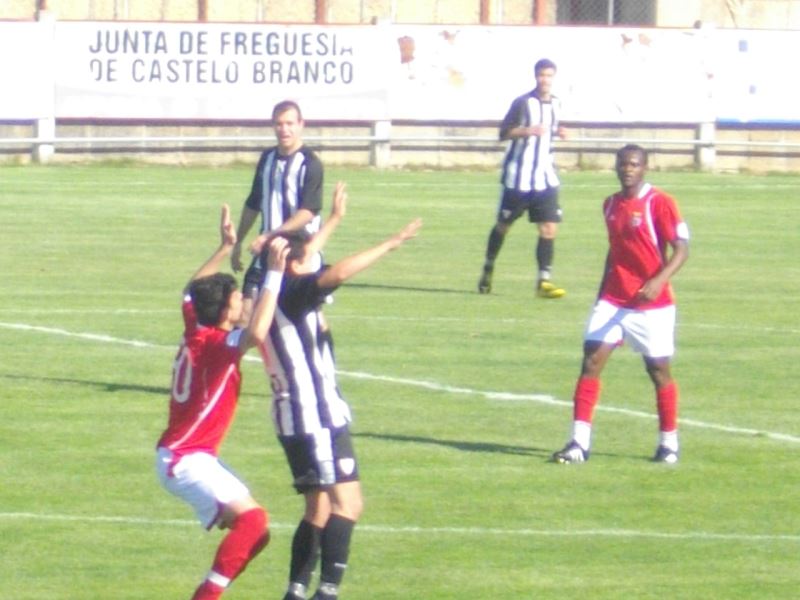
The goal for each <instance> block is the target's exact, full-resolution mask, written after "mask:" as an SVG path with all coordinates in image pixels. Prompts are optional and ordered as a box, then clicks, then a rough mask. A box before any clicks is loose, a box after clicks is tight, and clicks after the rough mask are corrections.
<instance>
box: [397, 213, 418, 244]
mask: <svg viewBox="0 0 800 600" xmlns="http://www.w3.org/2000/svg"><path fill="white" fill-rule="evenodd" d="M420 227H422V219H420V218H416V219H414V220H413V221H411V222H410V223H409V224H408V225H406V226H405V227H403V228H402V229H401V230H400V231H398V232H397V234H396V235H395V236H394V239H395V241H396V242H397V245H398V246H399V245H400V244H402V243H403V242H406V241H408V240H410V239H412V238H415V237H417V233H418V232H419V229H420Z"/></svg>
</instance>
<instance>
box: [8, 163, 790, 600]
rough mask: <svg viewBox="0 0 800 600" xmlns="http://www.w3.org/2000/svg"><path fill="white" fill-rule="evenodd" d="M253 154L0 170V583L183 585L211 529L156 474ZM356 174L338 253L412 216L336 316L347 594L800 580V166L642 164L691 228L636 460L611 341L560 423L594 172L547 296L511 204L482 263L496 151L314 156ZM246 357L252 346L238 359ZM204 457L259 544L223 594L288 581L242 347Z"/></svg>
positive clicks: (572, 194) (771, 585) (259, 395)
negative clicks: (189, 345)
mask: <svg viewBox="0 0 800 600" xmlns="http://www.w3.org/2000/svg"><path fill="white" fill-rule="evenodd" d="M251 175H252V165H246V166H241V167H233V168H224V169H207V168H206V169H204V168H165V167H151V166H135V165H125V166H117V165H103V166H48V167H31V166H28V167H17V166H3V167H0V228H2V243H3V250H2V253H0V272H2V279H1V280H0V289H2V294H0V315H2V316H0V348H2V353H1V354H0V395H1V396H2V400H1V401H2V404H1V406H2V413H3V418H2V420H1V421H0V450H1V451H0V465H1V466H2V470H1V471H0V472H1V473H2V484H1V485H0V555H2V557H3V558H2V561H0V581H1V582H2V586H3V594H2V595H3V597H5V598H10V599H14V600H33V599H36V600H39V599H44V598H47V599H48V600H58V599H70V600H87V599H98V600H105V599H111V598H114V599H118V600H121V599H159V600H160V599H172V598H175V599H177V598H188V597H189V596H190V595H191V592H192V590H193V589H194V587H195V586H196V584H197V583H198V581H199V580H200V579H201V578H202V577H203V575H204V573H205V571H206V570H207V568H208V566H209V564H210V561H211V556H212V554H213V551H214V549H215V547H216V545H217V543H218V540H219V538H220V534H219V532H212V533H210V534H207V533H205V532H203V531H202V529H201V528H200V527H199V526H198V525H197V524H196V523H195V522H194V521H193V516H192V514H191V513H190V511H189V509H188V507H186V506H185V505H183V504H182V503H180V502H179V501H177V500H176V499H174V498H172V497H171V496H169V495H168V494H167V493H166V492H164V491H163V490H162V489H161V488H160V487H159V485H158V483H157V481H156V478H155V475H154V471H153V446H154V444H155V441H156V439H157V438H158V436H159V434H160V432H161V430H162V428H163V427H164V425H165V422H166V407H167V395H168V386H169V377H170V365H171V360H172V358H173V355H174V352H175V348H176V345H177V343H178V338H179V336H180V333H181V317H180V311H179V305H180V290H181V287H182V286H183V284H184V283H185V281H186V279H187V278H188V277H189V275H190V274H191V273H192V271H193V270H194V269H195V268H196V267H197V266H198V265H199V264H200V263H201V262H202V261H203V260H204V259H205V258H206V257H207V256H208V255H209V254H210V252H211V251H212V249H213V247H214V245H215V244H216V243H217V221H218V207H219V205H220V204H221V203H222V202H228V203H230V205H231V208H232V212H233V214H234V218H235V219H238V215H239V212H240V210H241V203H242V201H243V198H244V197H245V195H246V194H247V192H248V190H249V184H250V181H251ZM337 179H344V180H346V181H347V182H348V183H349V188H350V204H349V210H348V214H347V216H346V218H345V221H344V223H343V224H342V225H341V227H340V228H339V230H338V231H337V233H336V236H335V238H334V239H333V240H332V241H331V243H330V244H329V247H328V249H327V251H326V257H327V259H328V260H336V259H338V258H341V257H343V256H345V255H346V254H348V253H350V252H353V251H355V250H357V249H360V248H362V247H365V246H367V245H370V244H372V243H373V242H377V241H379V240H380V239H382V238H383V237H384V236H386V235H388V234H389V233H391V232H393V231H394V230H396V229H399V228H400V227H401V226H402V225H403V224H405V223H406V222H407V221H408V220H410V219H411V218H413V217H416V216H421V217H422V218H423V219H424V223H425V224H424V227H423V230H422V233H421V235H420V236H419V238H417V239H416V240H414V241H412V242H410V243H409V244H407V245H406V246H404V247H403V248H401V249H400V250H398V251H397V252H395V253H393V254H392V255H391V256H389V257H387V258H386V259H385V260H384V261H383V262H381V263H380V264H378V265H377V266H375V267H374V268H373V269H372V270H370V271H368V272H366V273H364V274H362V275H361V276H359V277H358V278H356V279H355V280H354V281H353V282H352V284H349V285H347V286H345V287H343V288H342V289H341V290H339V291H338V292H337V293H336V298H335V302H334V304H333V305H331V306H329V307H327V308H326V312H327V314H328V317H329V320H330V322H331V324H332V327H333V332H334V338H335V340H336V348H337V357H338V367H339V369H340V385H341V387H342V389H343V392H344V394H345V396H346V397H347V398H348V399H349V401H350V403H351V405H352V407H353V411H354V414H355V423H354V426H353V430H354V433H355V443H356V450H357V453H358V455H359V459H360V463H361V469H362V475H363V485H364V491H365V496H366V512H365V515H364V517H363V520H362V522H361V524H360V525H359V527H358V528H357V530H356V533H355V536H354V540H353V547H352V553H351V560H350V567H349V569H348V573H347V576H346V579H345V582H344V584H343V588H342V598H346V599H352V600H357V599H370V600H375V599H380V600H389V599H400V598H403V599H408V598H413V599H419V600H433V599H453V600H455V599H462V598H470V599H472V600H476V599H481V600H483V599H485V600H495V599H498V598H537V599H551V598H552V599H561V598H568V597H581V598H591V599H593V600H595V599H618V598H637V599H639V598H642V599H646V598H654V599H655V598H663V597H668V598H672V599H687V600H696V599H703V598H709V599H717V598H726V599H729V600H734V599H744V598H758V599H763V598H776V599H780V598H786V599H789V598H796V597H797V590H798V589H800V560H799V559H798V557H799V556H800V534H799V532H800V509H798V506H800V487H799V486H798V474H797V465H798V449H800V416H798V414H800V413H798V411H797V398H798V397H800V383H798V382H799V381H800V379H799V378H798V372H797V365H798V364H800V343H798V342H800V316H798V310H797V302H798V300H797V299H798V297H800V266H798V264H799V263H798V261H797V257H798V256H800V236H798V234H797V232H798V230H799V227H798V226H799V225H800V204H798V191H800V179H798V178H797V177H792V176H748V175H724V176H723V175H704V174H690V173H652V174H651V176H650V177H649V180H650V181H651V182H652V183H654V184H656V185H659V186H661V187H663V188H664V189H666V190H667V191H669V192H670V193H672V194H673V195H674V196H675V197H676V198H677V199H678V201H679V203H680V206H681V209H682V212H683V214H684V217H685V218H686V220H687V222H688V223H689V226H690V229H691V233H692V236H693V239H692V244H691V256H690V259H689V261H688V262H687V264H686V265H685V266H684V268H683V270H682V271H681V272H680V273H679V275H678V276H677V278H676V280H675V287H676V291H677V295H678V301H679V313H678V321H679V325H678V354H677V356H676V359H675V363H674V374H675V376H676V379H677V381H678V383H679V386H680V389H681V411H680V416H681V442H682V460H681V463H680V464H679V465H677V467H675V468H670V467H665V466H663V465H654V464H652V463H650V462H649V460H648V459H649V457H650V456H651V455H652V452H653V450H654V448H655V444H656V420H655V416H654V413H655V411H654V400H653V392H652V389H651V386H650V383H649V382H648V380H647V376H646V375H645V373H644V369H643V367H642V364H641V360H640V358H639V357H638V356H636V355H634V354H633V353H631V352H630V351H629V350H628V349H626V348H623V349H621V350H619V351H618V352H616V353H615V355H614V357H613V358H612V359H611V362H610V363H609V365H608V367H607V369H606V372H605V375H604V388H603V395H602V398H601V403H600V407H599V408H598V412H597V418H596V424H595V443H594V448H593V455H592V460H591V461H590V462H589V463H587V464H585V465H577V466H559V465H553V464H549V463H547V462H546V459H547V457H548V456H549V455H550V453H551V452H552V451H554V450H556V449H558V448H559V447H561V446H562V445H563V443H564V442H565V441H566V438H567V436H568V433H569V425H570V418H571V402H570V398H571V394H572V388H573V385H574V381H575V376H576V375H577V372H578V366H579V361H580V357H581V333H582V327H583V323H584V320H585V318H586V316H587V314H588V311H589V308H590V306H591V304H592V301H593V298H594V294H595V292H596V289H597V284H598V281H599V277H600V271H601V268H602V265H603V260H604V256H605V240H604V230H603V224H602V219H601V216H600V203H601V201H602V199H603V197H605V195H607V194H608V193H610V192H613V191H614V190H615V189H616V180H615V178H614V176H613V174H611V173H566V174H564V177H563V179H564V186H563V190H562V198H561V200H562V205H563V207H564V210H565V221H564V223H563V225H562V227H561V231H560V235H559V239H558V241H557V243H556V257H555V273H554V276H555V278H556V280H557V282H558V283H559V284H561V285H563V286H564V287H566V289H567V291H568V295H567V296H566V297H565V298H564V299H561V300H557V301H546V300H537V299H536V298H535V297H534V295H533V284H534V277H535V274H534V266H533V265H534V259H533V256H534V254H533V253H534V246H535V228H534V227H533V226H531V225H529V224H528V223H526V222H524V221H522V220H521V221H519V222H518V223H517V224H515V226H514V228H513V229H512V231H511V233H510V235H509V237H508V238H507V240H506V244H505V247H504V248H503V250H502V253H501V255H500V258H499V259H498V263H497V267H496V270H495V281H494V291H493V293H492V294H491V295H489V296H480V295H478V294H477V291H476V284H477V280H478V276H479V273H480V266H481V263H482V259H483V251H484V248H485V243H486V238H487V235H488V232H489V228H490V226H491V224H492V222H493V219H494V211H495V206H496V202H497V198H498V193H499V189H498V185H497V175H496V173H494V172H477V173H476V172H458V173H456V172H379V171H373V170H367V169H364V170H356V169H346V170H345V169H334V168H329V169H328V170H327V173H326V190H327V191H326V198H325V201H326V207H325V212H326V213H327V210H328V208H329V205H330V200H329V195H330V191H332V189H333V183H334V182H335V181H336V180H337ZM253 358H254V357H253ZM243 371H244V386H243V394H242V402H241V406H240V409H239V413H238V417H237V420H236V422H235V425H234V427H233V429H232V431H231V433H230V436H229V438H228V440H227V441H226V443H225V445H224V447H223V452H222V455H223V458H224V459H225V460H226V461H227V462H228V463H229V464H231V465H232V466H233V467H234V468H235V469H236V470H237V471H238V472H239V473H240V474H241V476H242V477H243V479H244V480H245V481H246V482H247V483H248V484H249V485H250V487H251V489H252V491H253V494H254V496H255V497H256V498H258V499H259V500H260V501H262V502H263V503H264V504H265V505H266V506H267V507H268V509H269V511H270V514H271V518H272V522H273V527H274V530H273V542H272V544H271V545H270V547H269V548H268V549H267V550H266V551H265V552H264V553H263V554H262V555H261V556H260V557H259V558H258V559H257V560H256V561H255V562H254V563H253V564H252V565H251V566H250V568H249V569H248V570H247V571H246V572H245V573H244V574H243V575H242V576H241V577H240V579H239V580H238V581H237V582H236V583H235V585H234V586H233V587H232V588H231V589H230V591H229V592H228V593H227V594H226V596H225V597H226V598H230V599H231V600H236V599H241V600H245V599H251V598H252V599H255V598H279V597H281V595H282V593H283V589H284V585H285V579H286V573H287V566H288V556H289V543H290V537H291V534H292V531H293V528H294V526H295V524H296V523H297V521H298V519H299V518H300V514H301V500H300V499H299V498H298V497H297V496H296V495H295V494H294V493H293V491H292V489H291V487H290V485H289V473H288V468H287V467H286V464H285V461H284V458H283V455H282V452H281V450H280V448H279V446H278V444H277V442H276V441H275V439H274V436H273V433H272V426H271V423H270V421H269V416H268V407H269V400H268V394H267V389H268V388H267V383H266V380H265V378H264V376H263V372H262V370H261V366H260V364H259V363H258V362H257V361H256V360H254V359H253V360H248V361H245V362H244V363H243Z"/></svg>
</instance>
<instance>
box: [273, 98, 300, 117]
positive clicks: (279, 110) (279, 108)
mask: <svg viewBox="0 0 800 600" xmlns="http://www.w3.org/2000/svg"><path fill="white" fill-rule="evenodd" d="M292 109H295V110H296V111H297V118H298V119H299V120H300V121H302V120H303V113H302V112H300V105H299V104H298V103H297V102H295V101H294V100H282V101H281V102H278V103H277V104H276V105H275V108H273V109H272V120H273V121H274V120H275V119H277V118H278V116H279V115H282V114H283V113H285V112H286V111H287V110H292Z"/></svg>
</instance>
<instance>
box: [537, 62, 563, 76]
mask: <svg viewBox="0 0 800 600" xmlns="http://www.w3.org/2000/svg"><path fill="white" fill-rule="evenodd" d="M545 69H553V70H554V71H556V70H557V69H556V63H554V62H553V61H552V60H550V59H549V58H542V59H539V60H538V61H536V64H535V65H534V66H533V74H534V75H538V74H539V71H544V70H545Z"/></svg>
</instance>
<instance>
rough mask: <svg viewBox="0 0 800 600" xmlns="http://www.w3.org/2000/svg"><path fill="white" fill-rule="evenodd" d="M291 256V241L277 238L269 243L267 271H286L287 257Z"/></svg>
mask: <svg viewBox="0 0 800 600" xmlns="http://www.w3.org/2000/svg"><path fill="white" fill-rule="evenodd" d="M288 255H289V241H288V240H287V239H286V238H285V237H275V238H272V240H271V241H270V243H269V252H268V253H267V270H269V271H280V272H281V273H282V272H283V271H285V270H286V257H287V256H288Z"/></svg>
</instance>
